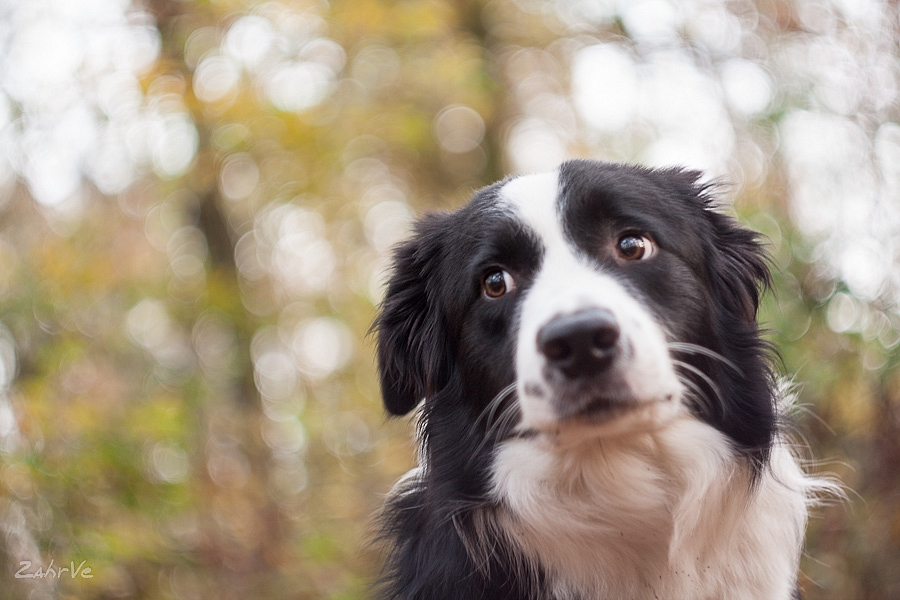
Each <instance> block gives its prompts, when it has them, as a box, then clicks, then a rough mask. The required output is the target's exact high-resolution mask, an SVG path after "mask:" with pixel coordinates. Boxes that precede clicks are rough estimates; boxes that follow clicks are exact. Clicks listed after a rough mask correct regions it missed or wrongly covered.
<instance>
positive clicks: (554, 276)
mask: <svg viewBox="0 0 900 600" xmlns="http://www.w3.org/2000/svg"><path fill="white" fill-rule="evenodd" d="M559 190H560V183H559V172H558V171H553V172H551V173H544V174H540V175H528V176H523V177H519V178H517V179H513V180H511V181H510V182H509V183H507V184H506V185H504V186H503V187H502V188H501V190H500V193H499V200H500V202H502V203H504V204H506V205H508V206H509V208H510V209H511V210H512V212H513V214H515V215H516V216H517V217H518V218H519V219H520V220H521V221H522V222H523V223H524V224H525V225H526V226H527V227H528V228H529V229H530V230H531V231H533V232H534V234H536V236H537V237H538V239H539V240H540V243H541V247H542V249H543V252H544V255H543V258H542V262H541V265H540V268H539V270H538V273H537V274H536V276H535V279H534V281H533V282H532V284H531V286H530V288H529V289H528V291H527V295H526V296H525V298H524V300H523V302H522V305H521V308H520V310H521V312H520V315H519V334H518V335H519V339H518V342H517V347H516V372H517V374H518V392H519V394H518V395H519V402H520V408H521V409H522V424H523V426H525V427H535V428H538V429H540V428H545V427H546V428H553V427H554V426H555V425H556V424H557V423H558V416H557V412H556V411H557V408H556V407H555V406H554V403H553V401H552V397H553V395H554V390H553V388H552V386H551V385H550V384H549V383H548V382H547V381H545V379H544V367H545V362H544V357H543V355H542V354H541V353H540V352H539V350H538V347H537V336H538V332H539V331H540V330H541V328H542V327H543V326H544V325H545V324H547V323H548V322H549V321H550V320H552V319H553V318H555V317H558V316H561V315H568V314H573V313H575V312H578V311H581V310H586V309H591V308H604V309H607V310H609V311H610V312H612V314H613V315H614V317H615V319H616V321H617V323H618V324H619V327H620V330H621V338H622V342H621V343H622V344H623V348H624V351H623V352H622V358H621V359H620V361H621V362H620V365H619V367H618V368H619V369H620V370H621V378H622V380H623V381H624V384H625V385H626V387H627V388H628V390H627V391H628V392H629V393H630V395H631V396H632V397H634V398H635V401H636V402H638V403H648V404H651V403H652V404H657V401H659V400H662V399H663V398H667V397H668V398H678V397H679V396H680V394H681V390H682V387H681V385H680V383H678V380H677V378H676V376H675V372H674V368H673V365H672V362H671V358H670V356H669V353H668V349H667V345H666V336H665V333H664V332H663V330H662V328H661V327H660V325H659V323H657V322H656V320H655V318H654V316H653V314H652V313H651V312H650V311H649V310H648V308H647V307H645V306H644V305H643V304H642V303H641V301H640V300H638V299H637V298H636V297H635V296H634V295H633V294H632V293H630V292H629V291H628V290H627V289H626V288H625V287H624V286H623V285H622V284H621V283H620V282H619V281H618V280H617V279H616V278H615V277H613V276H612V275H611V274H609V273H604V272H603V271H601V270H598V269H597V267H596V265H595V264H593V263H592V261H591V260H590V259H589V258H588V257H587V256H584V255H582V254H581V253H580V252H579V250H578V249H577V248H576V246H575V244H574V242H572V241H571V240H569V239H567V238H566V234H565V232H564V230H563V223H562V215H561V212H560V210H559ZM529 389H531V390H535V389H540V390H542V392H543V393H538V394H535V393H534V392H533V391H532V392H529V391H528V390H529ZM678 406H679V403H678V402H666V403H664V404H663V405H659V406H657V407H648V409H647V411H643V416H640V415H638V414H635V415H632V416H633V417H637V419H638V420H641V421H646V423H644V426H650V427H651V428H655V426H657V425H658V424H659V423H660V421H666V420H668V419H669V418H671V417H673V416H674V414H675V412H677V410H678ZM648 411H649V412H648ZM639 412H640V411H639ZM632 420H633V419H632ZM619 421H620V423H619V425H620V426H624V427H625V428H626V429H632V428H633V427H638V425H636V424H634V423H632V424H630V425H629V424H627V421H628V419H620V420H619ZM654 423H655V424H657V425H654Z"/></svg>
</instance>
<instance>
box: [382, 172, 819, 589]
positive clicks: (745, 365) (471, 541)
mask: <svg viewBox="0 0 900 600" xmlns="http://www.w3.org/2000/svg"><path fill="white" fill-rule="evenodd" d="M699 176H700V175H699V174H698V173H696V172H690V171H684V170H680V169H666V170H651V169H646V168H640V167H634V166H625V165H616V164H609V163H600V162H593V161H585V160H578V161H572V162H567V163H565V164H563V165H562V166H561V167H559V169H558V170H556V171H554V172H552V173H547V174H541V175H529V176H522V177H518V178H513V179H509V180H506V181H503V182H501V183H498V184H496V185H493V186H491V187H488V188H485V189H483V190H481V191H479V192H478V193H477V194H476V195H475V197H474V198H473V199H472V201H471V202H470V203H469V204H468V205H467V206H465V207H464V208H462V209H460V210H458V211H457V212H454V213H449V214H429V215H427V216H426V217H425V218H423V219H422V220H421V221H419V223H418V224H417V227H416V230H415V234H414V236H413V237H412V239H411V240H410V241H408V242H406V243H404V244H402V245H401V246H400V247H399V248H398V249H397V250H396V254H395V257H394V259H395V263H394V267H393V272H392V275H391V279H390V282H389V285H388V288H387V293H386V297H385V299H384V302H383V305H382V312H381V314H380V315H379V317H378V318H377V320H376V322H375V325H374V329H375V331H376V332H377V340H378V362H379V368H380V375H381V386H382V392H383V397H384V403H385V406H386V407H387V410H388V411H389V412H390V413H392V414H394V415H403V414H406V413H408V412H410V411H412V410H413V409H414V408H415V407H416V406H417V405H418V404H419V403H420V402H422V403H423V406H422V408H421V414H420V421H419V436H420V444H421V448H420V465H419V467H418V468H417V469H414V470H413V471H412V472H410V473H409V474H408V475H407V476H406V477H404V478H403V479H402V480H401V481H400V482H399V483H398V484H397V486H396V487H395V489H394V491H392V493H391V495H390V497H389V499H388V502H387V505H386V508H385V512H384V515H383V520H384V525H385V537H386V538H387V540H388V542H389V544H390V554H389V558H388V563H387V566H386V571H385V575H384V589H383V590H382V591H383V596H384V597H386V598H397V599H402V600H412V599H443V598H446V599H450V598H453V599H464V600H477V599H491V600H493V599H498V600H499V599H510V600H512V599H542V600H544V599H546V600H569V599H571V600H576V599H577V600H601V599H602V600H606V599H609V600H644V599H647V600H650V599H663V600H688V599H690V600H723V599H728V600H746V599H759V600H788V599H790V598H796V597H799V592H798V590H797V569H798V561H799V557H800V551H801V545H802V539H803V535H804V530H805V525H806V518H807V507H808V505H809V504H810V503H811V502H813V501H814V499H815V497H816V496H817V494H818V493H819V492H821V491H822V490H825V489H828V487H829V486H830V485H831V484H829V483H828V482H826V481H822V480H818V479H814V478H811V477H809V476H807V475H805V474H804V472H803V471H802V470H801V468H800V467H799V466H798V463H797V461H796V460H795V458H794V456H793V454H792V452H791V450H790V448H789V447H788V445H787V442H786V441H785V439H784V435H783V421H784V418H783V415H782V414H781V413H782V412H783V411H784V409H785V404H786V402H783V401H782V400H781V399H780V396H781V395H782V394H781V393H780V392H779V390H778V389H777V386H776V384H775V380H774V378H773V374H772V372H771V371H770V367H769V363H768V360H767V353H768V348H767V346H766V343H765V342H764V341H762V340H761V339H760V335H759V330H758V326H757V323H756V310H757V304H758V300H759V295H760V293H761V291H762V290H763V289H764V288H765V286H766V284H767V282H768V278H769V273H768V269H767V264H766V258H765V256H764V253H763V251H762V249H761V246H760V244H759V242H758V241H757V240H756V237H755V235H754V233H753V232H751V231H749V230H747V229H744V228H742V227H741V226H739V225H738V224H737V222H736V221H735V220H734V219H732V218H730V217H728V216H725V215H723V214H722V213H720V212H716V211H715V210H714V209H715V206H714V201H713V199H712V198H711V195H710V190H709V188H708V186H705V185H702V184H700V183H699V182H698V178H699Z"/></svg>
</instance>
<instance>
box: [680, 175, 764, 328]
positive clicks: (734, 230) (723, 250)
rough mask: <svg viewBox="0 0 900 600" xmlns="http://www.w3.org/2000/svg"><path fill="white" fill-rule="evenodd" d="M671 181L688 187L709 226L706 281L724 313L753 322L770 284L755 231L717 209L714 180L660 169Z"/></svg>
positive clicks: (689, 194)
mask: <svg viewBox="0 0 900 600" xmlns="http://www.w3.org/2000/svg"><path fill="white" fill-rule="evenodd" d="M664 173H666V175H667V176H669V177H670V178H671V181H674V182H677V184H678V185H679V186H683V187H682V188H681V189H682V190H690V191H689V192H687V194H688V196H690V197H692V198H693V199H695V200H699V201H700V205H701V206H702V207H703V212H704V213H705V217H706V222H707V223H708V225H709V227H710V229H711V230H712V235H711V236H710V238H709V239H710V240H711V245H710V246H707V247H706V248H704V253H705V255H706V265H707V268H708V272H707V273H708V277H709V279H710V285H711V287H712V290H713V292H714V294H715V295H716V299H717V300H718V301H719V302H718V306H720V307H721V308H722V309H723V310H724V311H725V312H726V313H728V314H730V315H732V316H733V317H735V318H737V320H738V321H740V322H744V323H755V322H756V311H757V309H758V308H759V300H760V297H761V296H762V293H763V292H764V291H765V290H766V289H767V288H768V287H769V286H770V284H771V273H770V271H769V258H768V254H767V253H766V251H765V248H764V247H763V245H762V244H761V243H760V241H759V238H758V236H757V234H756V232H754V231H752V230H750V229H748V228H746V227H744V226H743V225H741V224H740V223H738V221H737V220H736V219H735V218H734V217H732V216H730V215H727V214H724V213H723V212H721V210H720V206H719V203H718V201H717V200H716V198H715V195H714V194H713V192H714V191H715V188H716V184H710V183H701V179H702V176H703V174H702V173H700V172H699V171H691V170H683V169H672V170H667V171H664Z"/></svg>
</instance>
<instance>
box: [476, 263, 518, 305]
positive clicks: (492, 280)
mask: <svg viewBox="0 0 900 600" xmlns="http://www.w3.org/2000/svg"><path fill="white" fill-rule="evenodd" d="M481 289H482V290H483V291H484V295H485V296H487V297H488V298H499V297H500V296H502V295H504V294H506V293H507V292H511V291H513V290H514V289H516V282H515V280H514V279H513V278H512V275H510V274H509V273H507V272H506V271H504V270H503V269H491V270H490V271H488V272H487V273H485V274H484V277H482V278H481Z"/></svg>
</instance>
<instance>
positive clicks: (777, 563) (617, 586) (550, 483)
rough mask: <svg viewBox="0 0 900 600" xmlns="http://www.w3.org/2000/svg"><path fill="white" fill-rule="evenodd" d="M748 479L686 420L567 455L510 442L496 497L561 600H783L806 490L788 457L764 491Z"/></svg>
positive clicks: (783, 453)
mask: <svg viewBox="0 0 900 600" xmlns="http://www.w3.org/2000/svg"><path fill="white" fill-rule="evenodd" d="M751 471H752V470H751V468H750V465H749V464H748V461H746V460H744V459H743V458H742V457H741V456H739V455H738V454H737V453H736V452H735V451H734V450H733V449H732V446H731V444H729V442H728V441H727V439H726V438H725V437H724V436H723V435H722V434H720V433H719V432H718V431H716V430H715V429H713V428H711V427H709V426H708V425H705V424H703V423H701V422H699V421H697V420H695V419H692V418H681V419H677V420H676V421H674V422H672V423H670V424H669V425H667V426H666V427H665V428H663V429H660V430H659V431H656V432H652V433H642V434H638V435H635V436H629V437H619V438H614V439H606V438H604V439H598V440H594V441H592V442H584V443H581V444H579V445H577V446H567V447H564V448H561V447H559V446H557V445H555V444H553V443H552V441H550V440H547V439H541V438H540V437H536V438H527V439H516V440H510V441H508V442H505V443H503V444H502V445H501V446H500V447H499V448H498V451H497V455H496V470H495V477H494V481H493V494H494V495H495V498H496V500H497V502H498V505H499V506H500V507H501V508H500V509H499V510H500V513H501V514H500V523H501V525H500V526H501V528H502V530H503V531H504V533H505V534H506V535H507V536H509V538H510V539H511V540H512V541H513V543H514V544H516V545H517V546H518V547H519V548H520V549H521V551H522V552H523V553H524V554H525V556H527V557H531V558H533V559H536V560H537V561H538V562H539V563H540V564H541V565H544V566H545V567H546V569H547V570H548V572H547V576H548V578H549V580H550V581H551V582H552V583H551V586H552V587H553V588H554V590H555V592H556V593H555V597H556V598H559V599H564V598H570V597H572V598H574V597H577V598H629V599H636V600H637V599H644V598H647V599H651V598H668V599H670V600H676V599H680V598H684V599H687V598H691V599H699V598H710V599H713V598H723V597H728V598H734V599H736V600H742V599H747V600H749V599H751V598H752V599H760V598H766V599H785V600H786V599H788V598H790V597H791V593H792V588H791V587H790V585H791V582H792V581H793V573H795V572H796V569H797V563H798V560H799V548H800V541H801V538H802V535H803V531H804V527H805V521H806V496H807V492H808V488H809V485H810V484H809V483H808V481H807V479H806V478H805V476H804V475H803V473H802V472H801V471H800V469H799V468H798V467H797V466H796V463H795V461H794V460H793V458H792V457H791V456H790V454H789V451H788V450H787V448H785V447H784V446H783V445H778V446H777V447H776V449H775V451H774V452H773V455H772V458H771V464H770V465H769V467H767V468H766V469H764V471H763V474H762V476H761V478H760V479H759V481H756V482H755V483H752V477H751Z"/></svg>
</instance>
